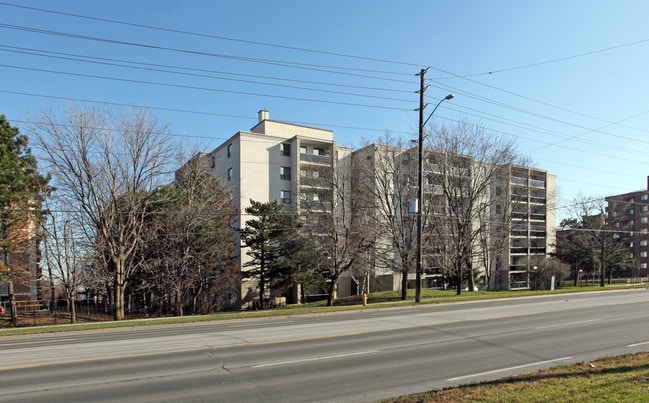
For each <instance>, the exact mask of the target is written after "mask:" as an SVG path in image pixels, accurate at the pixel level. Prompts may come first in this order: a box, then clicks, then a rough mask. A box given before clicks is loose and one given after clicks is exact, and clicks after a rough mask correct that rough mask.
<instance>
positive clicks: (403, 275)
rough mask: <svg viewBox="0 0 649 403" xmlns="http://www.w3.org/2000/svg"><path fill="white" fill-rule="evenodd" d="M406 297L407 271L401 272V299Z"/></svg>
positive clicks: (403, 299)
mask: <svg viewBox="0 0 649 403" xmlns="http://www.w3.org/2000/svg"><path fill="white" fill-rule="evenodd" d="M407 298H408V272H407V271H402V272H401V300H402V301H405V300H406V299H407Z"/></svg>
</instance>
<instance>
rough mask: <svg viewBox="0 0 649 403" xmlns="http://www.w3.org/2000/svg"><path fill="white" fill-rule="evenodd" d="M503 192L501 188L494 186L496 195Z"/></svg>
mask: <svg viewBox="0 0 649 403" xmlns="http://www.w3.org/2000/svg"><path fill="white" fill-rule="evenodd" d="M502 193H503V188H501V187H500V186H496V196H500V195H501V194H502Z"/></svg>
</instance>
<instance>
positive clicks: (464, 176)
mask: <svg viewBox="0 0 649 403" xmlns="http://www.w3.org/2000/svg"><path fill="white" fill-rule="evenodd" d="M427 138H428V143H427V146H428V150H427V156H426V158H425V159H426V161H425V162H426V164H425V165H424V167H425V168H424V170H425V171H424V174H425V176H426V180H425V183H426V186H428V191H427V192H425V197H424V200H423V206H422V212H423V214H424V215H425V218H426V225H425V233H424V245H427V248H426V250H425V252H426V253H425V255H427V256H429V257H430V258H431V259H433V260H435V259H436V258H439V257H440V256H441V258H442V262H441V264H450V266H451V269H452V272H453V273H454V275H455V278H454V282H455V286H456V289H457V293H458V294H461V292H462V287H463V284H464V281H463V277H464V275H466V276H467V277H468V278H467V280H468V281H467V286H468V289H469V290H473V289H474V264H475V263H476V262H477V261H479V258H478V256H476V247H479V246H480V244H481V241H480V239H481V238H480V234H481V231H485V230H486V228H483V227H482V226H481V225H480V224H481V222H484V219H482V220H481V217H483V215H484V214H485V212H486V211H487V209H488V208H490V204H491V203H492V198H491V197H490V186H491V184H492V183H494V182H496V181H497V180H498V179H499V177H500V175H502V172H503V169H502V168H503V167H504V166H507V165H510V164H516V163H520V162H521V159H520V158H519V156H518V155H517V154H516V152H515V144H514V142H513V141H512V140H507V139H505V138H503V137H501V136H498V135H495V134H492V133H488V132H486V131H485V130H484V128H483V127H482V126H480V125H470V124H468V123H466V122H458V123H456V124H454V125H453V126H444V127H442V128H440V129H439V130H436V131H435V132H434V133H430V135H428V137H427Z"/></svg>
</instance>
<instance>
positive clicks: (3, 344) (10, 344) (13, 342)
mask: <svg viewBox="0 0 649 403" xmlns="http://www.w3.org/2000/svg"><path fill="white" fill-rule="evenodd" d="M74 340H77V339H56V340H54V342H57V343H58V342H60V341H74ZM1 344H2V346H3V347H4V346H22V345H29V344H45V345H47V344H48V343H47V340H46V339H43V340H34V341H10V342H2V343H1Z"/></svg>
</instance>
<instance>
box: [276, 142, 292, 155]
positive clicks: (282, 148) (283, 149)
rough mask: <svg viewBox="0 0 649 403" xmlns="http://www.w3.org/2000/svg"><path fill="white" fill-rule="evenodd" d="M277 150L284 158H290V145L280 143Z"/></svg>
mask: <svg viewBox="0 0 649 403" xmlns="http://www.w3.org/2000/svg"><path fill="white" fill-rule="evenodd" d="M279 149H280V151H281V153H282V155H283V156H285V157H290V156H291V144H290V143H282V144H280V145H279Z"/></svg>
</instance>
